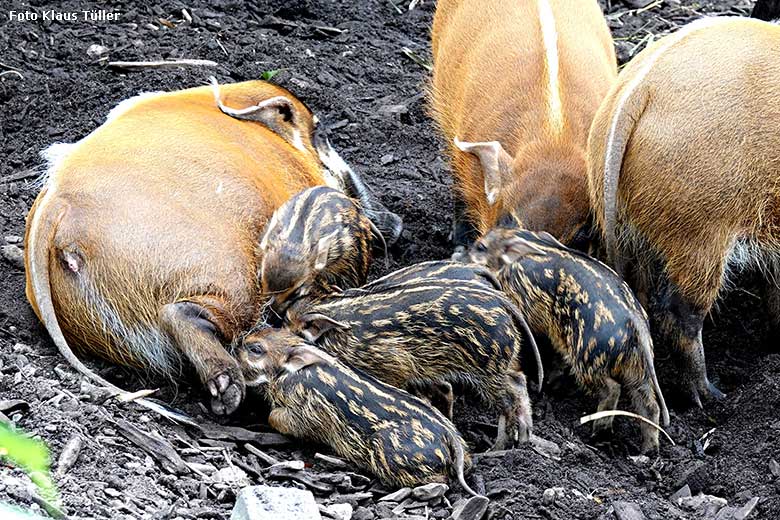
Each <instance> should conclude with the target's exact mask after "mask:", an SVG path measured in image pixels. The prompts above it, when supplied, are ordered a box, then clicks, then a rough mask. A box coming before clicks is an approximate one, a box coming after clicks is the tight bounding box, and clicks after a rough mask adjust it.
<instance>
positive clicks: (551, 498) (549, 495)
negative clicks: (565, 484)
mask: <svg viewBox="0 0 780 520" xmlns="http://www.w3.org/2000/svg"><path fill="white" fill-rule="evenodd" d="M564 496H565V493H564V489H563V488H562V487H553V488H548V489H545V490H544V493H542V504H544V505H546V506H549V505H552V504H554V503H555V501H556V500H559V499H561V498H563V497H564Z"/></svg>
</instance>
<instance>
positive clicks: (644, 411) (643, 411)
mask: <svg viewBox="0 0 780 520" xmlns="http://www.w3.org/2000/svg"><path fill="white" fill-rule="evenodd" d="M626 393H628V395H629V398H630V399H631V403H632V404H633V406H634V410H636V412H637V413H638V414H639V415H641V416H642V417H644V418H645V419H647V420H649V421H652V422H653V423H655V424H659V422H658V421H659V418H660V417H661V408H660V407H659V406H658V397H657V396H656V394H655V390H654V389H653V384H652V383H651V382H650V381H649V380H648V381H643V382H641V383H640V384H638V385H635V386H633V387H629V388H627V389H626ZM639 428H640V430H641V432H642V453H643V454H647V453H655V452H657V451H658V435H659V432H658V429H656V428H654V427H653V426H651V425H649V424H647V423H645V422H642V423H640V425H639Z"/></svg>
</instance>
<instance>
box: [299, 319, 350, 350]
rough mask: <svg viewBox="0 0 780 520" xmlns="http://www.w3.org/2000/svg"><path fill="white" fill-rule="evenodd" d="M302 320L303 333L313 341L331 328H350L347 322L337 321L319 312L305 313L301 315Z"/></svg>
mask: <svg viewBox="0 0 780 520" xmlns="http://www.w3.org/2000/svg"><path fill="white" fill-rule="evenodd" d="M301 321H302V322H303V330H302V331H301V333H302V334H303V337H304V338H306V339H307V340H308V341H311V342H312V343H314V342H315V341H317V340H318V339H320V336H322V335H323V334H325V333H326V332H328V331H329V330H334V329H336V330H347V329H349V328H350V326H349V324H347V323H342V322H340V321H336V320H334V319H333V318H329V317H328V316H325V315H324V314H319V313H311V314H305V315H304V316H303V317H301Z"/></svg>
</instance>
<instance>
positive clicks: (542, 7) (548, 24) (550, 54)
mask: <svg viewBox="0 0 780 520" xmlns="http://www.w3.org/2000/svg"><path fill="white" fill-rule="evenodd" d="M538 6H539V24H540V25H541V27H542V40H543V41H544V51H545V69H546V70H547V108H548V110H549V112H550V127H551V128H552V130H554V131H555V132H557V133H560V132H561V130H562V129H563V105H562V103H561V84H560V81H559V78H558V68H559V60H558V31H557V30H556V28H555V16H554V15H553V11H552V7H551V6H550V1H549V0H538Z"/></svg>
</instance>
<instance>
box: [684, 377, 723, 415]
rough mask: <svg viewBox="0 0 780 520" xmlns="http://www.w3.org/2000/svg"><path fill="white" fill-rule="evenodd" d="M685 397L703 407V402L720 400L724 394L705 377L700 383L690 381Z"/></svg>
mask: <svg viewBox="0 0 780 520" xmlns="http://www.w3.org/2000/svg"><path fill="white" fill-rule="evenodd" d="M687 397H688V399H689V401H690V402H691V404H693V405H696V406H698V407H699V408H704V402H706V401H722V400H723V399H725V398H726V394H724V393H723V392H721V391H720V390H719V389H718V387H716V386H715V385H713V384H712V383H710V382H709V381H707V380H706V379H705V380H704V381H703V382H702V383H701V384H696V383H692V384H691V385H690V386H689V387H688V392H687Z"/></svg>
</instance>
